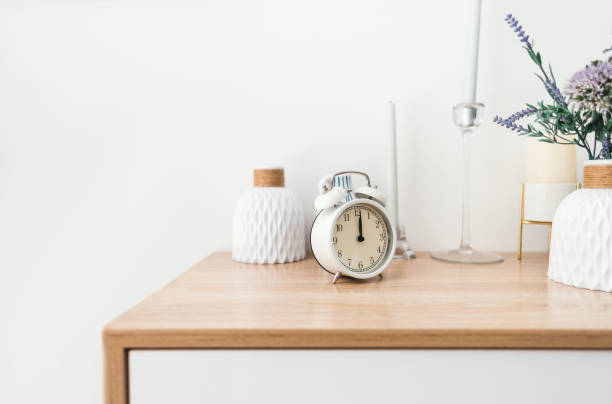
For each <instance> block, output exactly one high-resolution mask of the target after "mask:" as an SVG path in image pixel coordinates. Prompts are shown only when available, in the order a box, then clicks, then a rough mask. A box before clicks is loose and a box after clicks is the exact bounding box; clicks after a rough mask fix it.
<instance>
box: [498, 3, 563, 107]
mask: <svg viewBox="0 0 612 404" xmlns="http://www.w3.org/2000/svg"><path fill="white" fill-rule="evenodd" d="M505 21H506V23H507V24H508V25H509V26H510V28H512V29H514V32H515V33H517V36H518V37H519V38H520V39H521V42H522V43H524V44H525V50H526V51H527V54H528V55H529V57H530V58H531V60H533V62H534V63H535V64H536V65H537V66H538V68H539V69H540V71H541V72H542V75H539V74H536V76H538V78H539V79H540V80H542V84H544V88H545V89H546V92H547V93H548V95H550V97H551V98H552V99H553V101H555V102H556V103H557V104H559V105H561V106H562V107H564V108H567V101H566V100H565V97H563V95H562V94H561V91H560V90H559V87H558V86H557V81H556V80H555V75H554V74H553V72H552V68H551V67H550V65H549V66H548V73H547V72H546V70H544V67H543V66H542V55H540V52H537V51H536V50H535V49H533V41H531V42H530V41H529V35H526V34H525V31H524V30H523V26H522V25H520V24H519V21H518V20H517V19H516V18H515V17H513V16H512V14H508V15H506V18H505ZM549 73H550V76H549Z"/></svg>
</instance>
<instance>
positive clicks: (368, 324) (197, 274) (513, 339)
mask: <svg viewBox="0 0 612 404" xmlns="http://www.w3.org/2000/svg"><path fill="white" fill-rule="evenodd" d="M546 266H547V258H546V255H545V254H525V256H524V258H523V261H517V260H516V258H515V256H514V255H513V254H506V255H505V261H504V262H503V263H500V264H492V265H460V264H450V263H444V262H439V261H435V260H432V259H430V258H428V257H427V255H426V254H419V256H418V258H417V259H415V260H411V261H394V262H392V264H391V265H390V266H389V268H387V269H386V270H385V272H384V278H383V279H380V278H376V279H371V280H367V281H357V280H353V279H349V278H341V279H340V280H339V281H338V283H336V284H335V285H333V284H331V278H332V276H331V275H330V274H328V273H326V272H324V271H323V270H322V269H320V268H319V267H318V266H317V264H316V263H315V261H314V260H313V259H312V258H310V259H307V260H305V261H301V262H296V263H291V264H282V265H281V264H277V265H249V264H241V263H237V262H234V261H232V260H231V256H230V254H229V253H215V254H213V255H211V256H209V257H208V258H206V259H204V260H202V261H201V262H200V263H198V264H197V265H196V266H195V267H193V268H192V269H190V270H188V271H187V272H185V273H183V274H182V275H181V276H179V277H178V278H177V279H175V280H174V281H172V282H171V283H170V284H168V285H167V286H165V287H164V288H162V289H161V290H159V291H158V292H157V293H155V294H153V295H152V296H150V297H148V298H147V299H145V300H144V301H143V302H141V303H139V304H138V305H136V306H135V307H133V308H132V309H130V310H128V311H127V312H126V313H124V314H123V315H121V316H120V317H118V318H117V319H115V320H113V321H112V322H110V323H109V324H108V325H107V326H106V328H105V330H104V340H105V344H106V345H107V347H121V348H124V349H132V348H241V347H243V348H247V347H249V348H253V347H256V348H257V347H259V348H612V293H605V292H594V291H589V290H584V289H577V288H573V287H569V286H565V285H562V284H559V283H556V282H553V281H550V280H548V279H547V278H546Z"/></svg>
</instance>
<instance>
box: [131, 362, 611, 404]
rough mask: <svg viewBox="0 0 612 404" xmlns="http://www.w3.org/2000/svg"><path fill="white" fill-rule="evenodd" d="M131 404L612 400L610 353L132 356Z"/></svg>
mask: <svg viewBox="0 0 612 404" xmlns="http://www.w3.org/2000/svg"><path fill="white" fill-rule="evenodd" d="M129 372H130V373H129V380H130V386H129V388H130V403H131V404H156V403H163V404H203V403H249V404H260V403H261V404H277V403H278V404H287V403H351V404H353V403H355V404H361V403H364V404H365V403H367V404H377V403H436V404H438V403H440V404H441V403H470V404H479V403H486V404H491V403H498V404H499V403H511V404H517V403H521V404H526V403H534V404H535V403H537V404H543V403H554V404H563V403H568V404H569V403H572V404H574V403H590V404H593V403H611V402H612V384H611V383H610V380H611V377H612V351H559V350H557V351H542V350H540V351H535V350H534V351H529V350H478V351H475V350H133V351H130V356H129Z"/></svg>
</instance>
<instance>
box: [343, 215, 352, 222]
mask: <svg viewBox="0 0 612 404" xmlns="http://www.w3.org/2000/svg"><path fill="white" fill-rule="evenodd" d="M349 220H351V215H349V214H348V213H345V214H344V221H345V222H348V221H349Z"/></svg>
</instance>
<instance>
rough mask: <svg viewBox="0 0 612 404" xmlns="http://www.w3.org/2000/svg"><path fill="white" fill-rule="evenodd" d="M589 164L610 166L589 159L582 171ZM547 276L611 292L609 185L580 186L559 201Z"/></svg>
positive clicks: (610, 163) (611, 163)
mask: <svg viewBox="0 0 612 404" xmlns="http://www.w3.org/2000/svg"><path fill="white" fill-rule="evenodd" d="M589 166H592V167H595V166H609V167H611V168H612V161H609V160H608V161H606V160H596V161H588V162H586V163H585V171H586V170H587V167H589ZM606 178H607V177H606ZM605 181H609V179H605ZM548 277H549V278H550V279H552V280H554V281H557V282H561V283H564V284H566V285H571V286H576V287H579V288H586V289H592V290H603V291H606V292H612V188H586V189H580V190H577V191H574V192H573V193H571V194H570V195H569V196H567V197H566V198H565V199H564V200H563V201H562V202H561V204H560V205H559V208H558V209H557V211H556V213H555V216H554V219H553V227H552V239H551V245H550V258H549V265H548Z"/></svg>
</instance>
